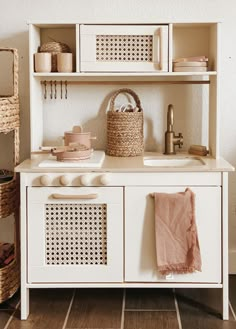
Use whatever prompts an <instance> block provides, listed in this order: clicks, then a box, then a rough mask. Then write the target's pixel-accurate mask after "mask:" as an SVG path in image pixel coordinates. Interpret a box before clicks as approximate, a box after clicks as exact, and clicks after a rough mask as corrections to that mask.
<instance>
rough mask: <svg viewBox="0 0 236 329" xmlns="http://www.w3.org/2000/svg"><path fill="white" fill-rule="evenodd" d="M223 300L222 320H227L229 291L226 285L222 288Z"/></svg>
mask: <svg viewBox="0 0 236 329" xmlns="http://www.w3.org/2000/svg"><path fill="white" fill-rule="evenodd" d="M222 298H223V314H222V315H223V320H229V291H228V285H225V286H223V291H222Z"/></svg>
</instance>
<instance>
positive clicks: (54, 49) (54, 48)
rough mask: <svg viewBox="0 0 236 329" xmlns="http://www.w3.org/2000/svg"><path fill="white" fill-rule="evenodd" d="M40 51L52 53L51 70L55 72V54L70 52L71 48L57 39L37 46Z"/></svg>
mask: <svg viewBox="0 0 236 329" xmlns="http://www.w3.org/2000/svg"><path fill="white" fill-rule="evenodd" d="M39 52H40V53H51V54H52V72H57V54H58V53H71V49H70V47H69V46H67V45H66V44H65V43H62V42H57V41H49V42H46V43H44V44H42V46H40V47H39Z"/></svg>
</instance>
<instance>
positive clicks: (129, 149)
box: [106, 88, 143, 157]
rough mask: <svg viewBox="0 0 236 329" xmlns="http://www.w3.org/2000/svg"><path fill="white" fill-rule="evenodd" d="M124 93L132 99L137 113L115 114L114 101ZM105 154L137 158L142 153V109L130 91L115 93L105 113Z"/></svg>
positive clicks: (135, 95)
mask: <svg viewBox="0 0 236 329" xmlns="http://www.w3.org/2000/svg"><path fill="white" fill-rule="evenodd" d="M121 93H126V94H129V95H131V96H132V97H133V99H134V100H135V103H136V107H137V109H138V111H137V112H117V111H116V110H115V99H116V97H117V96H118V95H119V94H121ZM106 152H107V154H108V155H111V156H118V157H130V156H137V155H141V154H142V153H143V109H142V107H141V103H140V99H139V97H138V95H137V94H136V93H135V92H134V91H133V90H131V89H127V88H123V89H119V90H118V91H116V92H115V93H114V94H113V96H112V98H111V101H110V108H109V111H108V112H107V151H106Z"/></svg>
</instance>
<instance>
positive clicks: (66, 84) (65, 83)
mask: <svg viewBox="0 0 236 329" xmlns="http://www.w3.org/2000/svg"><path fill="white" fill-rule="evenodd" d="M65 99H67V80H66V81H65Z"/></svg>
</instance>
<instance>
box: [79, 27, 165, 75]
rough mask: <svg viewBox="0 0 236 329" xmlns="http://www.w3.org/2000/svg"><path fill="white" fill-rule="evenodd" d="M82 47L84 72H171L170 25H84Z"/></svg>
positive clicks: (82, 67) (82, 68) (81, 29)
mask: <svg viewBox="0 0 236 329" xmlns="http://www.w3.org/2000/svg"><path fill="white" fill-rule="evenodd" d="M80 47H81V52H80V53H81V71H85V72H86V71H88V72H89V71H94V72H96V71H97V72H119V71H120V72H122V71H123V72H132V71H136V72H137V71H139V72H142V71H143V72H157V71H162V72H167V71H168V25H156V26H152V25H81V26H80Z"/></svg>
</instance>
